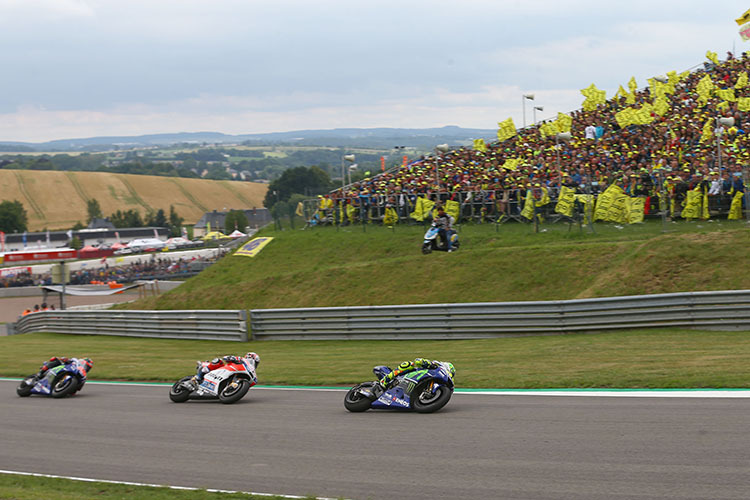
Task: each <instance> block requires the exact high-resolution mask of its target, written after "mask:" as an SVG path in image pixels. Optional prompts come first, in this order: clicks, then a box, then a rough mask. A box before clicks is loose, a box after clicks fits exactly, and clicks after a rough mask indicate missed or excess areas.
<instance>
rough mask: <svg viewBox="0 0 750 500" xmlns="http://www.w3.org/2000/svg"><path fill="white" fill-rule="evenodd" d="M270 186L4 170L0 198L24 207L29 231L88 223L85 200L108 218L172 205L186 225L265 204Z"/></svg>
mask: <svg viewBox="0 0 750 500" xmlns="http://www.w3.org/2000/svg"><path fill="white" fill-rule="evenodd" d="M267 189H268V186H267V185H266V184H258V183H253V182H232V181H211V180H205V179H182V178H174V177H156V176H149V175H128V174H114V173H107V172H57V171H32V170H0V200H1V201H4V200H11V201H12V200H18V201H20V202H21V203H23V206H24V207H25V208H26V214H27V215H28V218H29V231H39V230H42V229H44V228H48V229H67V228H69V227H71V226H73V225H74V224H75V223H76V222H78V221H80V222H82V223H85V222H86V218H87V213H86V201H87V200H89V199H95V200H97V201H98V202H99V206H100V207H101V209H102V213H103V214H104V216H105V217H106V216H108V215H110V214H111V213H113V212H115V211H117V210H130V209H135V210H138V211H139V212H140V213H141V216H145V215H146V213H147V212H148V211H149V210H158V209H160V208H161V209H163V210H164V211H165V212H167V213H168V212H169V206H170V205H172V206H174V208H175V210H176V211H177V213H178V214H179V215H180V217H183V218H184V219H185V223H186V224H194V223H196V222H198V219H200V218H201V216H202V215H203V214H204V213H205V212H207V211H211V210H219V211H223V210H224V209H251V208H260V207H262V206H263V198H264V197H265V195H266V190H267Z"/></svg>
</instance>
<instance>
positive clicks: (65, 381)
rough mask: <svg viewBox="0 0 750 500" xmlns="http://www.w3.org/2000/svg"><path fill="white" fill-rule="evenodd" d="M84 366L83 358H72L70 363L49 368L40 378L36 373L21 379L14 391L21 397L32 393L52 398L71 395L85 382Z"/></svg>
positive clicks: (85, 371) (85, 370) (85, 372)
mask: <svg viewBox="0 0 750 500" xmlns="http://www.w3.org/2000/svg"><path fill="white" fill-rule="evenodd" d="M89 366H90V365H89ZM86 367H87V364H86V361H85V360H83V359H79V358H72V359H71V362H70V363H65V364H62V365H59V366H55V367H54V368H50V369H49V370H47V371H46V372H45V373H44V375H43V376H42V377H41V378H37V374H33V375H29V376H28V377H26V378H25V379H23V380H22V381H21V383H20V384H19V386H18V388H17V389H16V393H17V394H18V395H19V396H21V397H23V398H25V397H26V396H31V395H32V394H41V395H44V396H52V397H53V398H63V397H65V396H72V395H73V394H75V393H76V392H78V391H80V390H81V389H82V388H83V384H85V383H86V375H87V368H86Z"/></svg>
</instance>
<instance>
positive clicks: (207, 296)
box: [122, 221, 750, 309]
mask: <svg viewBox="0 0 750 500" xmlns="http://www.w3.org/2000/svg"><path fill="white" fill-rule="evenodd" d="M298 227H301V226H298ZM666 227H667V229H668V230H669V232H668V233H664V232H663V230H664V228H663V227H662V225H661V223H660V222H649V223H647V224H643V225H633V226H624V227H623V226H617V225H610V224H597V225H596V233H594V234H592V233H589V232H588V231H587V230H584V231H583V232H580V231H579V230H578V227H577V226H575V225H574V226H571V227H569V226H568V225H567V224H564V223H558V224H547V225H546V226H545V227H544V230H545V231H546V232H544V233H534V231H533V226H531V225H529V224H517V223H512V224H505V225H502V226H500V227H495V225H493V224H481V225H480V224H466V225H464V226H462V227H461V230H460V236H461V241H462V244H461V249H460V250H459V251H458V252H454V253H451V254H447V253H443V252H436V253H434V254H431V255H422V254H421V252H420V243H421V240H422V235H423V234H424V228H423V227H422V226H398V227H396V228H394V229H388V228H386V227H382V226H368V227H366V231H363V230H362V227H361V226H354V227H345V228H341V229H340V230H338V231H337V230H336V228H332V227H323V228H316V229H314V230H306V231H300V230H299V229H298V230H296V231H292V230H289V229H287V230H284V231H277V230H272V229H266V230H263V231H262V235H263V236H272V237H274V240H273V241H272V242H271V243H270V244H269V245H268V246H267V247H266V248H265V249H264V250H263V251H262V252H260V254H258V255H257V256H256V257H254V258H248V257H240V256H229V257H227V258H224V259H222V260H221V261H219V262H217V263H216V264H214V265H213V266H211V267H210V268H209V269H207V270H205V271H204V272H202V273H201V274H200V275H198V276H196V277H194V278H191V279H190V280H188V281H187V282H186V283H185V284H184V285H183V286H181V287H179V288H178V289H176V290H173V291H171V292H169V293H167V294H164V295H162V296H160V297H158V298H150V299H146V300H144V301H139V302H136V303H134V304H130V305H128V306H122V307H124V308H129V309H255V308H275V307H320V306H350V305H390V304H430V303H432V304H434V303H460V302H503V301H521V300H564V299H576V298H589V297H609V296H621V295H640V294H653V293H670V292H690V291H697V290H737V289H744V288H748V285H750V269H745V268H743V267H742V266H736V265H733V263H737V262H743V261H744V258H745V255H744V254H745V249H746V248H747V247H748V246H749V245H750V232H748V231H747V226H746V224H745V223H744V222H735V221H716V222H712V223H707V222H702V223H697V222H694V223H688V222H680V223H675V224H669V225H668V226H666Z"/></svg>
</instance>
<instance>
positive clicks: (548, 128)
mask: <svg viewBox="0 0 750 500" xmlns="http://www.w3.org/2000/svg"><path fill="white" fill-rule="evenodd" d="M559 131H560V130H559V129H558V128H557V122H546V123H543V124H542V126H541V127H539V133H540V134H542V137H550V136H554V135H557V133H558V132H559Z"/></svg>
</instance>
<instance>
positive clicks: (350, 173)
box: [348, 163, 359, 186]
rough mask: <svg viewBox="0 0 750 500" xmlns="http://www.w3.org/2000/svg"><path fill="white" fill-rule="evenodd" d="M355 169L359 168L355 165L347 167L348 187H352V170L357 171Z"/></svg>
mask: <svg viewBox="0 0 750 500" xmlns="http://www.w3.org/2000/svg"><path fill="white" fill-rule="evenodd" d="M357 167H359V165H357V164H356V163H353V164H351V165H349V169H348V170H349V185H350V186H351V185H352V170H357Z"/></svg>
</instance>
